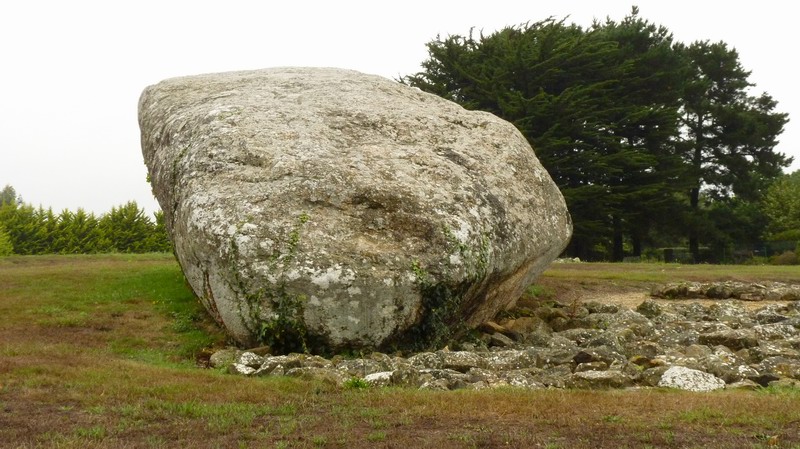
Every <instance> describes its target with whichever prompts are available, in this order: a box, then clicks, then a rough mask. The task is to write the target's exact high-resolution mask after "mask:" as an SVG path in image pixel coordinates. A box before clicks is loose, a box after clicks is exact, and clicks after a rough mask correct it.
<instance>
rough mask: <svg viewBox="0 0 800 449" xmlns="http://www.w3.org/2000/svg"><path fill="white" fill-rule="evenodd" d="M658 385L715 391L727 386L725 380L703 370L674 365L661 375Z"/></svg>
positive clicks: (680, 388) (689, 389)
mask: <svg viewBox="0 0 800 449" xmlns="http://www.w3.org/2000/svg"><path fill="white" fill-rule="evenodd" d="M658 386H659V387H667V388H677V389H679V390H688V391H714V390H719V389H721V388H725V381H724V380H722V379H720V378H718V377H716V376H714V375H713V374H709V373H705V372H703V371H698V370H695V369H691V368H686V367H685V366H673V367H671V368H669V369H668V370H666V371H665V372H664V374H662V375H661V380H660V381H659V382H658Z"/></svg>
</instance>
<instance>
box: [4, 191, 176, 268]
mask: <svg viewBox="0 0 800 449" xmlns="http://www.w3.org/2000/svg"><path fill="white" fill-rule="evenodd" d="M9 189H10V190H9ZM2 193H3V195H2V197H1V198H0V256H2V255H8V254H20V255H29V254H93V253H110V252H119V253H148V252H170V251H172V244H171V243H170V241H169V238H168V237H167V232H166V228H165V227H164V214H163V212H161V211H158V212H156V213H155V214H154V216H153V218H150V217H149V216H148V215H147V214H145V212H144V209H142V208H140V207H139V206H138V205H137V204H136V202H134V201H131V202H128V203H126V204H124V205H122V206H119V207H113V208H111V211H110V212H107V213H105V214H102V215H100V216H99V217H98V216H96V215H95V214H94V213H91V212H86V211H85V210H83V209H78V210H77V211H74V212H73V211H70V210H63V211H61V212H59V213H56V212H54V211H53V209H52V208H48V209H44V208H42V207H41V206H40V207H38V208H37V207H33V206H31V205H30V204H25V203H23V202H22V201H21V199H19V197H17V196H16V195H15V194H14V191H13V188H11V187H10V186H6V188H5V189H4V190H3V192H2ZM9 197H10V198H9Z"/></svg>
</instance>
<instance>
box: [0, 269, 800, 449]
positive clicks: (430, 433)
mask: <svg viewBox="0 0 800 449" xmlns="http://www.w3.org/2000/svg"><path fill="white" fill-rule="evenodd" d="M709 279H739V280H783V281H791V282H797V283H800V267H717V266H692V267H686V266H684V267H680V266H677V265H656V264H653V265H648V264H626V265H613V264H576V265H572V264H570V265H556V266H554V267H553V268H552V269H551V270H549V271H548V272H547V273H546V274H545V276H543V278H542V279H541V280H540V283H541V286H542V287H541V290H546V291H548V292H549V295H551V296H556V297H558V296H559V295H563V294H574V293H575V292H576V291H581V292H583V294H586V293H587V292H588V293H591V292H592V291H600V292H608V291H616V290H623V291H630V290H634V289H641V288H645V287H647V286H649V285H652V284H654V283H660V282H666V281H672V280H709ZM224 344H225V338H224V336H223V335H222V334H220V333H219V331H218V330H217V329H216V328H215V327H214V326H213V325H212V324H211V323H209V322H208V321H207V319H206V315H205V314H204V312H203V310H202V309H201V308H200V306H199V305H198V303H197V302H196V300H195V299H194V298H193V296H192V294H191V293H190V291H189V290H188V288H187V286H186V285H185V283H184V280H183V277H182V275H181V272H180V269H179V268H178V266H177V264H176V263H175V261H174V260H173V259H172V257H171V256H166V255H137V256H129V255H108V256H52V257H50V256H46V257H11V258H5V259H2V258H0V447H2V448H34V447H42V448H50V447H55V448H82V449H85V448H99V447H103V448H140V447H141V448H161V447H163V448H177V447H192V448H217V447H219V448H239V447H241V448H250V447H254V448H260V447H264V448H353V447H368V448H373V447H374V448H404V449H407V448H416V447H436V448H495V447H497V448H501V447H502V448H506V447H508V448H536V447H538V448H550V449H554V448H565V449H566V448H598V447H608V448H694V447H696V448H702V447H715V448H762V447H763V448H768V447H780V448H800V391H798V390H786V389H784V390H777V389H764V390H761V391H747V392H745V391H738V392H730V391H721V392H714V393H706V394H699V393H683V392H676V391H667V390H642V391H561V390H547V391H521V390H515V389H500V390H495V391H456V392H420V391H415V390H403V389H347V388H340V387H336V386H333V385H328V384H324V383H308V382H304V381H300V380H296V379H286V378H243V377H237V376H233V375H227V374H224V373H221V372H218V371H215V370H209V369H203V368H200V367H198V366H197V363H196V360H197V359H198V357H201V356H202V355H203V354H204V351H205V348H207V347H209V346H221V345H224Z"/></svg>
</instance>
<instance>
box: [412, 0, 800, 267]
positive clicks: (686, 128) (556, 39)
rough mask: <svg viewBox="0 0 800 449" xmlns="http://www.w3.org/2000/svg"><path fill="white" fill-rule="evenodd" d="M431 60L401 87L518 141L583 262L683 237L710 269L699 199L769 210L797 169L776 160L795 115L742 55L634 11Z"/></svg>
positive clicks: (466, 45)
mask: <svg viewBox="0 0 800 449" xmlns="http://www.w3.org/2000/svg"><path fill="white" fill-rule="evenodd" d="M427 47H428V55H429V57H428V59H427V60H425V61H424V62H423V63H422V67H423V71H422V72H419V73H416V74H413V75H409V76H406V77H403V78H402V79H401V81H402V82H404V83H406V84H409V85H411V86H415V87H418V88H420V89H422V90H425V91H428V92H431V93H434V94H437V95H440V96H442V97H445V98H448V99H450V100H453V101H456V102H458V103H460V104H462V105H463V106H464V107H466V108H468V109H480V110H485V111H489V112H492V113H494V114H496V115H498V116H499V117H501V118H504V119H506V120H508V121H510V122H511V123H513V124H514V125H515V126H517V128H519V130H520V131H521V132H522V133H523V135H525V136H526V138H527V139H528V140H529V141H530V143H531V145H532V146H533V148H534V149H535V151H536V154H537V156H538V158H539V159H540V161H541V162H542V164H543V165H544V167H545V168H546V169H547V170H548V172H549V173H550V175H551V176H552V178H553V179H554V181H555V182H556V184H557V185H558V186H559V187H560V189H561V191H562V193H563V194H564V197H565V199H566V201H567V205H568V207H569V210H570V213H571V214H572V218H573V222H574V234H573V239H572V242H571V243H570V246H569V247H568V249H567V252H568V254H569V255H571V256H578V257H581V258H586V259H598V258H610V259H612V260H622V258H623V257H624V255H625V254H626V253H627V254H630V255H634V256H639V255H641V253H642V250H643V247H644V246H645V245H646V244H649V245H656V244H663V243H666V242H664V240H665V236H672V240H673V241H671V242H668V243H667V244H674V240H680V239H686V240H687V241H688V243H689V244H690V246H691V248H692V251H693V254H694V255H695V258H699V246H700V240H699V239H700V238H701V237H704V238H706V241H704V242H703V243H704V244H708V243H709V241H710V240H711V237H710V236H711V235H716V234H715V233H717V234H718V233H719V232H723V231H721V230H720V229H717V228H715V225H714V224H713V223H709V220H710V217H711V216H712V215H713V214H710V213H709V208H710V205H709V204H701V198H705V199H708V200H709V201H712V202H713V201H723V200H732V199H733V198H734V196H735V197H736V201H740V202H741V201H758V200H760V196H761V194H762V192H763V191H764V189H765V188H766V187H767V186H768V185H769V183H770V182H771V180H773V179H775V178H776V177H777V176H779V175H780V173H781V168H782V167H785V166H787V165H788V164H789V163H790V159H789V158H786V157H785V156H784V155H782V154H780V153H777V152H775V151H774V147H775V145H776V144H777V137H778V135H779V134H780V133H781V132H782V130H783V126H784V124H785V123H786V120H787V116H786V115H785V114H780V113H777V112H775V108H776V106H777V102H776V101H775V100H773V99H772V98H771V97H770V96H769V95H767V94H762V95H761V96H758V97H752V96H750V95H749V93H748V92H749V91H748V89H749V88H750V87H752V84H751V83H749V81H748V80H747V77H748V76H749V72H747V71H745V70H744V69H743V68H742V67H741V65H740V63H739V60H738V54H737V53H736V52H735V50H732V49H729V48H728V47H727V45H726V44H724V43H714V44H712V43H708V42H696V43H694V44H691V45H688V46H687V45H684V44H682V43H680V42H676V41H674V39H673V36H672V34H671V33H670V32H669V30H668V29H667V28H665V27H663V26H658V25H656V24H654V23H651V22H649V21H647V20H645V19H642V18H640V17H639V15H638V9H636V8H635V7H634V8H633V11H632V13H631V14H630V15H628V16H627V17H625V18H624V19H623V20H621V21H614V20H611V19H607V20H606V21H604V22H595V23H593V24H592V25H591V26H589V27H587V28H583V27H580V26H578V25H575V24H568V23H566V21H564V20H556V19H553V18H549V19H546V20H542V21H539V22H533V23H530V22H528V23H525V24H523V25H519V26H512V27H506V28H504V29H502V30H500V31H498V32H495V33H492V34H490V35H483V34H482V33H479V34H478V35H477V36H476V35H475V33H474V31H471V32H470V33H469V35H467V36H460V35H451V36H448V37H446V38H441V37H437V38H436V39H435V40H433V41H431V42H429V43H428V44H427ZM701 193H702V194H701ZM755 210H759V209H758V208H755ZM677 229H680V230H681V232H680V233H677V232H676V230H677ZM626 247H627V251H626Z"/></svg>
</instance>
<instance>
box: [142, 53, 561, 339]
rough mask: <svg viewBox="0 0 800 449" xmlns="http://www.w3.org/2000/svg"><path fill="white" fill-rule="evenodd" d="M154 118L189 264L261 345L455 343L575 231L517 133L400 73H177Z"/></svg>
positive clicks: (146, 112)
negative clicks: (398, 78)
mask: <svg viewBox="0 0 800 449" xmlns="http://www.w3.org/2000/svg"><path fill="white" fill-rule="evenodd" d="M139 124H140V127H141V136H142V152H143V154H144V159H145V163H146V164H147V167H148V170H149V175H150V180H151V182H152V187H153V192H154V194H155V196H156V198H157V199H158V201H159V203H160V205H161V207H162V209H163V211H164V215H165V218H166V224H167V229H168V231H169V234H170V236H171V238H172V240H173V243H174V245H175V254H176V256H177V258H178V261H179V263H180V265H181V267H182V269H183V272H184V274H185V275H186V278H187V279H188V281H189V284H190V285H191V287H192V289H193V290H194V292H195V293H196V294H197V296H198V297H200V299H201V300H202V302H203V304H204V305H205V306H206V308H207V309H208V310H209V311H210V313H211V314H212V315H213V316H214V317H215V318H216V319H217V321H219V322H220V323H221V324H222V325H223V326H224V327H225V328H226V329H227V330H228V332H229V333H230V334H231V335H232V336H233V337H234V338H235V339H236V340H238V341H239V342H240V343H241V344H244V345H252V344H255V343H259V342H261V343H267V344H270V345H272V346H273V347H275V348H277V349H278V350H284V351H289V350H299V349H302V350H307V349H311V350H314V349H319V348H328V349H337V348H343V347H351V348H362V347H378V348H380V347H384V348H389V347H403V346H404V345H416V346H420V345H423V344H435V343H438V342H442V341H444V338H446V337H447V336H448V335H449V334H451V332H452V331H454V330H456V329H461V328H466V327H470V326H476V325H479V324H481V323H482V322H484V321H486V320H488V319H490V318H492V317H493V316H494V315H495V314H496V313H497V312H498V311H500V310H502V309H506V308H508V307H510V306H512V305H513V304H514V303H515V301H516V300H517V299H518V297H519V296H520V295H521V293H522V292H523V290H524V289H525V288H526V287H527V286H528V285H529V284H530V283H531V282H532V281H533V280H534V279H535V278H536V277H537V276H538V275H539V274H540V273H541V272H542V270H544V268H545V267H546V266H547V265H548V264H549V263H550V262H551V261H552V260H553V259H554V258H555V257H556V256H558V254H559V253H560V252H561V251H562V249H563V248H564V246H565V245H566V243H567V241H568V239H569V236H570V233H571V222H570V218H569V215H568V213H567V210H566V206H565V203H564V199H563V198H562V196H561V193H560V192H559V191H558V188H557V187H556V185H555V184H554V183H553V181H552V180H551V178H550V177H549V176H548V174H547V172H546V171H545V170H544V168H542V166H541V165H540V164H539V162H538V160H537V159H536V156H535V155H534V152H533V150H532V149H531V147H530V146H529V145H528V143H527V142H526V140H525V138H524V137H523V136H522V135H521V134H520V133H519V132H518V131H517V130H516V129H515V128H514V127H513V126H512V125H511V124H510V123H507V122H505V121H503V120H500V119H499V118H497V117H495V116H494V115H492V114H489V113H485V112H474V111H467V110H465V109H463V108H462V107H460V106H459V105H457V104H455V103H452V102H449V101H446V100H443V99H441V98H439V97H436V96H434V95H430V94H427V93H423V92H421V91H419V90H417V89H414V88H410V87H407V86H404V85H402V84H400V83H397V82H393V81H390V80H388V79H385V78H381V77H377V76H372V75H365V74H361V73H357V72H353V71H347V70H339V69H322V68H279V69H268V70H258V71H248V72H233V73H221V74H210V75H200V76H192V77H185V78H175V79H169V80H166V81H163V82H161V83H159V84H156V85H153V86H150V87H147V88H146V89H145V91H144V92H143V94H142V96H141V100H140V103H139ZM312 346H313V347H312Z"/></svg>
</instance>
